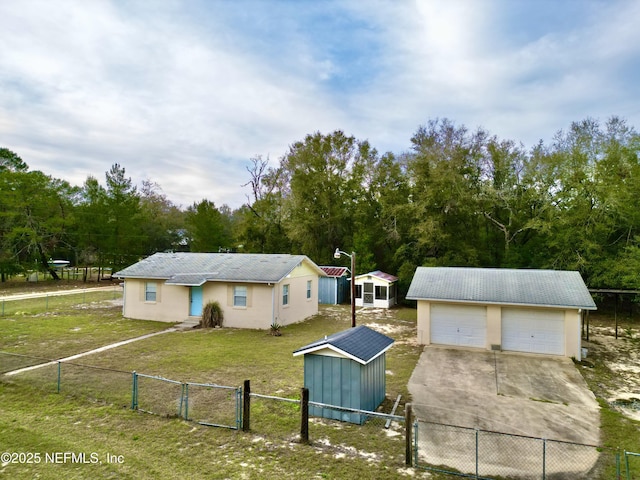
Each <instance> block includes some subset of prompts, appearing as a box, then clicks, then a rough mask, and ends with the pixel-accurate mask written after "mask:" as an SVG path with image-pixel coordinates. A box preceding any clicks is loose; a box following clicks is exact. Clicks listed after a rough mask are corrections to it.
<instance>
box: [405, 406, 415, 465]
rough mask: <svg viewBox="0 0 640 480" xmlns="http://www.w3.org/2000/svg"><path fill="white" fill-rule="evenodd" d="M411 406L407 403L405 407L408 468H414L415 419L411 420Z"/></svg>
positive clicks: (406, 463)
mask: <svg viewBox="0 0 640 480" xmlns="http://www.w3.org/2000/svg"><path fill="white" fill-rule="evenodd" d="M411 417H412V415H411V404H410V403H407V404H405V406H404V427H405V428H404V431H405V453H404V456H405V465H406V466H407V467H411V466H413V460H412V458H413V448H412V446H413V438H412V437H413V419H412V418H411Z"/></svg>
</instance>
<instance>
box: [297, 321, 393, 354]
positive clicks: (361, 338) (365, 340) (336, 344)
mask: <svg viewBox="0 0 640 480" xmlns="http://www.w3.org/2000/svg"><path fill="white" fill-rule="evenodd" d="M393 342H394V340H393V339H392V338H389V337H387V336H386V335H384V334H382V333H379V332H376V331H375V330H372V329H370V328H369V327H367V326H365V325H359V326H357V327H354V328H350V329H349V330H344V331H342V332H338V333H334V334H333V335H329V336H328V337H326V338H323V339H322V340H318V341H316V342H313V343H310V344H309V345H306V346H304V347H302V348H299V349H298V350H296V351H295V352H293V354H294V356H295V355H303V354H305V353H312V352H313V351H316V350H319V349H321V348H323V347H328V348H329V347H333V349H334V350H338V351H340V352H343V353H346V354H348V355H350V356H352V357H355V358H357V359H359V360H360V362H361V363H365V364H366V363H368V362H370V361H371V360H373V359H374V358H376V357H378V356H379V355H380V354H381V353H383V352H385V351H386V350H388V349H389V347H391V345H392V344H393Z"/></svg>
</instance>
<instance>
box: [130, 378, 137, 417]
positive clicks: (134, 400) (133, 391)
mask: <svg viewBox="0 0 640 480" xmlns="http://www.w3.org/2000/svg"><path fill="white" fill-rule="evenodd" d="M137 409H138V374H137V373H136V371H135V370H134V371H133V372H132V382H131V410H137Z"/></svg>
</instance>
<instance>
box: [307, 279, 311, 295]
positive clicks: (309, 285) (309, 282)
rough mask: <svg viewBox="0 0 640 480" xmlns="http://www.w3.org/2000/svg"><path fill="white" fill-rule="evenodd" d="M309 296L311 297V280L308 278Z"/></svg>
mask: <svg viewBox="0 0 640 480" xmlns="http://www.w3.org/2000/svg"><path fill="white" fill-rule="evenodd" d="M307 298H311V280H307Z"/></svg>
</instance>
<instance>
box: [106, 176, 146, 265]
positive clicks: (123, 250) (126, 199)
mask: <svg viewBox="0 0 640 480" xmlns="http://www.w3.org/2000/svg"><path fill="white" fill-rule="evenodd" d="M125 174H126V172H125V169H124V167H121V166H120V165H119V164H117V163H114V164H113V165H112V166H111V169H110V170H109V171H108V172H106V175H105V176H106V190H105V196H104V207H105V213H106V215H107V217H106V226H107V237H106V240H107V241H106V252H107V255H108V258H109V260H110V263H111V266H112V267H113V268H118V267H123V266H126V265H128V264H131V263H133V262H134V261H137V260H138V258H139V257H140V256H141V255H143V254H144V253H145V252H144V235H143V232H142V229H141V225H140V212H141V210H140V195H139V194H138V191H137V188H136V187H135V186H134V185H133V182H132V181H131V178H130V177H129V178H127V177H126V176H125Z"/></svg>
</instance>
